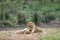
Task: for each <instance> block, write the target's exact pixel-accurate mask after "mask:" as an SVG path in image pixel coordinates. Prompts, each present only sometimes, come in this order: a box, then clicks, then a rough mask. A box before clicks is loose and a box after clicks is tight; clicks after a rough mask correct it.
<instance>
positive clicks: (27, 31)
mask: <svg viewBox="0 0 60 40" xmlns="http://www.w3.org/2000/svg"><path fill="white" fill-rule="evenodd" d="M37 32H42V30H41V28H39V27H36V26H35V24H34V22H28V24H27V28H25V29H23V30H20V31H19V32H17V34H31V33H37Z"/></svg>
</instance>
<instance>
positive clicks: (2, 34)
mask: <svg viewBox="0 0 60 40" xmlns="http://www.w3.org/2000/svg"><path fill="white" fill-rule="evenodd" d="M42 30H43V32H42V33H33V34H15V32H16V31H19V30H2V31H0V40H38V39H39V38H42V37H44V36H46V35H49V34H51V33H52V32H53V30H52V29H42Z"/></svg>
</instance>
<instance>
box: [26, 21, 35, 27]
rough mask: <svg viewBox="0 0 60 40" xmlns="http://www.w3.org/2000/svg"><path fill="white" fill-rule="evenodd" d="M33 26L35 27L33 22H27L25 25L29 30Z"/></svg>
mask: <svg viewBox="0 0 60 40" xmlns="http://www.w3.org/2000/svg"><path fill="white" fill-rule="evenodd" d="M34 25H35V24H34V22H28V24H27V26H28V27H30V28H32V27H33V26H34Z"/></svg>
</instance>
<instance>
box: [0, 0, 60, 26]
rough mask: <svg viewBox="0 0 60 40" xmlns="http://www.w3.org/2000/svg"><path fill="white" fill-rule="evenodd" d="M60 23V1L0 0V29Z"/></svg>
mask: <svg viewBox="0 0 60 40" xmlns="http://www.w3.org/2000/svg"><path fill="white" fill-rule="evenodd" d="M28 21H34V22H35V23H36V24H39V23H40V22H42V23H46V24H47V23H49V22H51V21H60V0H0V27H7V26H8V27H15V26H16V25H21V24H26V23H27V22H28Z"/></svg>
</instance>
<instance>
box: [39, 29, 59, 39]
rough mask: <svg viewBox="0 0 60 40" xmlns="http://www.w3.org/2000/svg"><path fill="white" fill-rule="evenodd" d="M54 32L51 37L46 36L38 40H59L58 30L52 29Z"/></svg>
mask: <svg viewBox="0 0 60 40" xmlns="http://www.w3.org/2000/svg"><path fill="white" fill-rule="evenodd" d="M54 30H55V32H54V33H53V34H51V35H48V36H46V37H44V38H42V39H40V40H60V29H54Z"/></svg>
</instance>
